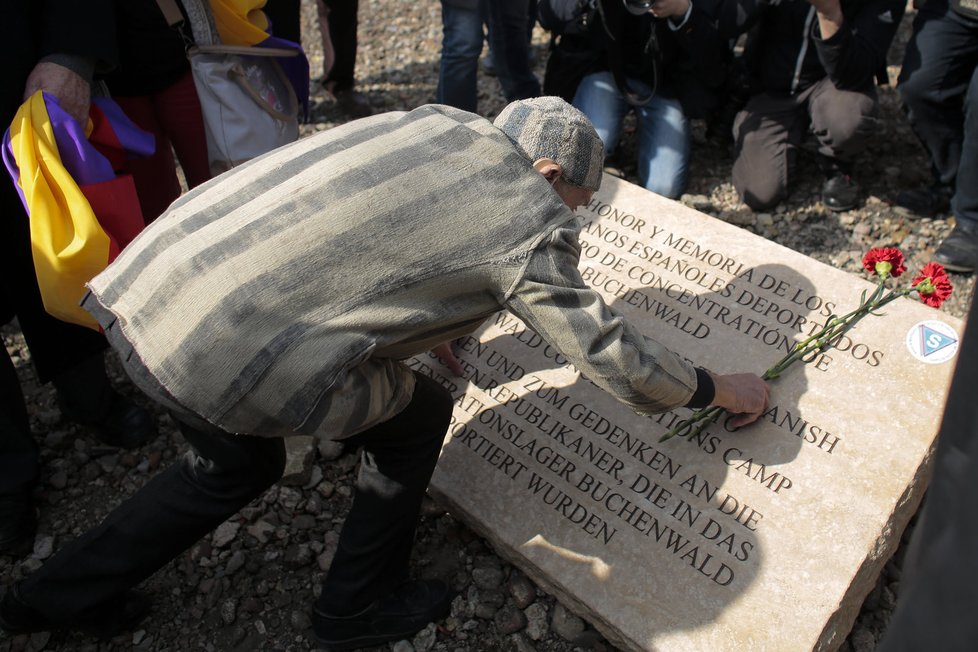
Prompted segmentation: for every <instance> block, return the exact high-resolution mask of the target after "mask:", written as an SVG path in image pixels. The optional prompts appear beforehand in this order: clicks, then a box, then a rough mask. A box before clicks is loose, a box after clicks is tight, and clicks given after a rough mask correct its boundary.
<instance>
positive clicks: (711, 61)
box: [539, 0, 728, 198]
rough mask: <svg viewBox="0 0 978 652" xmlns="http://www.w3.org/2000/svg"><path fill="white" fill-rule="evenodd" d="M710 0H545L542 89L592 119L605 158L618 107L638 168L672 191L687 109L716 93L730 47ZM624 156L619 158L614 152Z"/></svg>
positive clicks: (684, 157)
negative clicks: (634, 132) (634, 129)
mask: <svg viewBox="0 0 978 652" xmlns="http://www.w3.org/2000/svg"><path fill="white" fill-rule="evenodd" d="M713 2H714V0H696V2H695V4H694V3H693V2H692V0H657V1H656V2H649V1H648V0H542V1H541V2H540V6H539V11H540V24H541V25H543V27H544V28H546V29H548V30H550V31H551V32H552V33H553V35H554V38H553V46H552V51H551V57H550V61H549V63H548V66H547V72H546V77H545V79H544V92H545V93H547V94H555V95H561V96H562V97H564V98H565V99H567V100H568V101H572V103H573V104H574V106H575V107H576V108H578V109H580V110H581V111H582V112H583V113H584V114H585V115H587V117H588V118H589V119H590V120H591V122H592V123H593V124H594V127H595V129H596V130H597V132H598V135H599V136H600V137H601V140H602V141H603V142H604V146H605V151H606V153H607V155H608V157H609V158H611V157H613V156H615V154H616V150H617V149H618V147H619V140H620V137H621V133H622V124H623V122H624V120H625V117H626V116H627V115H628V114H629V113H630V112H632V111H634V112H635V116H636V122H637V126H638V143H637V150H638V151H637V161H636V176H637V177H638V181H639V183H640V184H641V185H642V186H644V187H645V188H647V189H649V190H651V191H652V192H655V193H658V194H660V195H663V196H665V197H670V198H676V197H679V195H681V194H682V192H683V190H684V189H685V186H686V181H687V176H688V175H687V173H688V168H689V157H690V143H691V139H690V123H689V121H690V119H691V118H700V117H706V115H708V114H709V113H710V111H711V110H712V109H713V107H714V106H715V105H716V104H717V102H718V92H719V89H720V88H721V87H722V85H723V80H724V72H723V71H724V63H725V61H726V58H727V52H728V49H727V47H726V44H725V42H724V41H723V39H721V38H720V36H719V35H718V33H717V31H716V29H715V27H714V25H713V22H712V20H711V14H712V11H711V10H712V6H713V4H712V3H713ZM619 164H624V161H619Z"/></svg>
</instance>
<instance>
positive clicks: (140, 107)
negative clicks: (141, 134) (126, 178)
mask: <svg viewBox="0 0 978 652" xmlns="http://www.w3.org/2000/svg"><path fill="white" fill-rule="evenodd" d="M112 99H114V100H115V101H116V103H117V104H118V105H119V106H120V107H121V108H122V110H123V111H124V112H125V114H126V115H127V116H128V117H129V119H130V120H132V121H133V122H134V123H135V124H136V126H137V127H139V128H140V129H143V130H144V131H148V132H149V133H151V134H153V136H154V137H155V138H156V151H154V152H153V155H152V156H148V157H146V158H142V159H134V160H131V161H127V162H126V166H125V170H124V172H128V173H129V174H131V175H132V180H133V183H134V184H135V185H136V194H137V196H138V197H139V207H140V208H141V209H142V211H143V221H144V222H145V223H146V224H149V223H150V222H152V221H153V220H155V219H156V218H157V217H159V216H160V215H162V214H163V211H165V210H166V208H167V207H168V206H169V205H170V204H171V203H173V201H175V200H176V199H177V197H179V196H180V193H181V192H183V190H182V188H181V187H180V179H179V178H178V177H177V164H176V161H175V160H174V158H173V148H172V145H171V143H170V139H169V137H168V136H167V134H166V131H165V130H164V128H163V125H162V124H160V120H159V117H158V116H157V114H156V108H155V107H154V106H153V98H152V96H149V95H140V96H122V95H117V96H114V97H113V98H112ZM205 147H206V144H205Z"/></svg>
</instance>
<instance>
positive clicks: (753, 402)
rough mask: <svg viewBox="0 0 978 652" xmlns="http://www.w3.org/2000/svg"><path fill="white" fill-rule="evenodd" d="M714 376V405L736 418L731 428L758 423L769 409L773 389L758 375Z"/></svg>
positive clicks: (731, 422) (731, 421)
mask: <svg viewBox="0 0 978 652" xmlns="http://www.w3.org/2000/svg"><path fill="white" fill-rule="evenodd" d="M711 375H712V376H713V385H714V387H715V388H716V395H715V396H714V398H713V405H716V406H719V407H722V408H724V409H726V410H727V411H728V412H730V413H732V414H733V415H734V416H733V418H731V420H730V426H731V427H733V428H740V427H741V426H746V425H747V424H749V423H754V422H755V421H757V419H758V417H760V416H761V415H762V414H764V411H765V410H766V409H767V402H768V398H769V396H770V394H771V388H770V386H769V385H768V384H767V382H765V381H763V380H761V377H760V376H758V375H757V374H728V375H725V376H720V375H717V374H711Z"/></svg>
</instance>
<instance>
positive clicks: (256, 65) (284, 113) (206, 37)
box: [157, 0, 299, 175]
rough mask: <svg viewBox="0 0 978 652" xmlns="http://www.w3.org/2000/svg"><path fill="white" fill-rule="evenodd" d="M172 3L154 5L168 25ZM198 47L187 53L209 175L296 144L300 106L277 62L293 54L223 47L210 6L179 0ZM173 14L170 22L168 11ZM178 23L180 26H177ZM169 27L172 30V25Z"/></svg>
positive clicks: (169, 0)
mask: <svg viewBox="0 0 978 652" xmlns="http://www.w3.org/2000/svg"><path fill="white" fill-rule="evenodd" d="M174 2H175V0H157V3H158V4H159V5H160V8H161V10H163V14H164V15H165V16H167V20H168V22H170V21H172V20H174V19H175V18H176V17H179V19H180V20H182V19H183V17H182V15H181V14H180V12H179V10H178V9H177V8H176V6H175V5H174V6H173V7H172V8H170V7H168V8H164V5H170V4H172V3H174ZM181 2H182V3H183V6H184V9H185V10H186V11H187V16H188V17H189V19H190V26H191V29H192V30H193V34H194V42H195V43H196V45H194V46H193V47H191V48H190V49H189V50H188V51H187V56H188V58H189V59H190V68H191V70H192V72H193V76H194V85H195V86H196V87H197V95H198V96H199V98H200V108H201V111H202V113H203V118H204V130H205V132H206V135H207V153H208V157H209V161H210V169H211V172H212V173H213V174H215V175H216V174H220V173H221V172H225V171H227V170H229V169H231V168H233V167H234V166H236V165H239V164H241V163H244V162H245V161H248V160H250V159H252V158H255V157H256V156H261V155H262V154H265V153H266V152H270V151H271V150H273V149H275V148H277V147H281V146H282V145H286V144H288V143H291V142H294V141H296V140H297V139H298V138H299V101H298V99H297V98H296V95H295V91H294V89H293V88H292V84H291V83H290V82H289V80H288V78H287V77H286V76H285V73H284V72H283V71H282V67H281V66H280V65H279V63H278V61H276V58H277V57H288V56H297V54H298V53H297V52H295V51H294V50H288V49H282V48H263V47H249V46H236V45H222V44H220V39H219V37H218V35H217V29H216V27H215V26H214V19H213V16H212V15H211V11H210V5H209V3H208V0H181ZM171 10H172V11H176V15H175V16H174V15H173V14H171V13H168V12H169V11H171ZM178 22H179V21H178ZM170 24H171V25H173V24H175V23H174V22H170Z"/></svg>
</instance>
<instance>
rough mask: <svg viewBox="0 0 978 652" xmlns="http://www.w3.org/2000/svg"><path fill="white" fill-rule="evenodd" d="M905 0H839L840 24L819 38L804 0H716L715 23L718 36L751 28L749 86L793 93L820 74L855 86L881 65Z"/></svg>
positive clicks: (860, 85) (862, 84)
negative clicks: (841, 19)
mask: <svg viewBox="0 0 978 652" xmlns="http://www.w3.org/2000/svg"><path fill="white" fill-rule="evenodd" d="M905 6H906V2H905V0H842V14H843V16H844V20H843V23H842V26H841V27H840V28H839V31H838V32H837V33H835V34H834V35H833V36H832V37H831V38H829V39H822V38H821V34H820V31H819V25H818V17H817V16H816V12H815V8H814V7H813V6H812V5H811V4H810V3H809V2H808V1H807V0H781V1H780V2H779V1H777V0H775V1H773V2H772V1H770V0H720V5H719V10H718V13H717V17H718V29H719V31H720V33H721V34H722V35H723V36H724V38H734V37H736V36H737V35H738V34H741V33H743V32H746V31H748V30H751V35H750V38H749V39H748V43H747V48H746V51H745V57H746V60H747V66H748V71H749V76H750V83H751V89H752V91H753V92H761V91H782V92H789V93H799V92H801V91H804V90H805V89H807V88H809V87H810V86H812V85H813V84H815V83H816V82H818V81H820V80H822V79H823V78H825V77H826V76H828V77H829V79H831V80H832V83H833V84H835V86H836V88H839V89H842V90H857V89H862V88H865V87H866V86H867V84H870V83H872V80H873V77H874V76H876V75H877V73H878V72H879V71H881V70H885V66H886V52H887V50H888V49H889V48H890V42H891V41H892V40H893V35H894V34H896V30H897V27H898V26H899V25H900V19H901V18H902V17H903V12H904V9H905ZM754 27H756V29H753V30H752V29H751V28H754Z"/></svg>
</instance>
